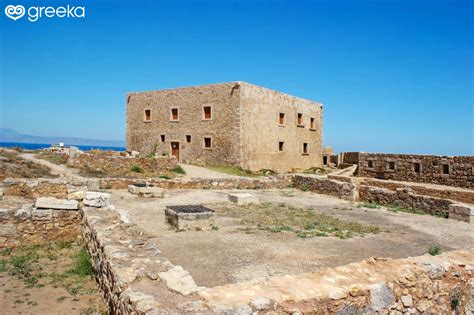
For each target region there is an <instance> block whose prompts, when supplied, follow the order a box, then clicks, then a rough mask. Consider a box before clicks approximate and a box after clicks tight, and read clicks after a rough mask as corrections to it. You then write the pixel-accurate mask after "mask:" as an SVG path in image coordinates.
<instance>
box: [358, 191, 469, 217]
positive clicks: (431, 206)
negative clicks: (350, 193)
mask: <svg viewBox="0 0 474 315" xmlns="http://www.w3.org/2000/svg"><path fill="white" fill-rule="evenodd" d="M359 200H360V201H366V202H373V203H377V204H380V205H384V206H397V207H401V208H412V209H421V210H423V211H425V212H428V213H430V214H433V215H439V216H443V217H446V218H451V219H455V220H459V221H465V222H470V220H471V215H474V212H473V213H471V212H472V211H474V207H471V206H468V205H462V204H456V203H455V202H454V201H451V200H448V199H441V198H435V197H429V196H423V195H417V194H415V193H414V192H413V190H411V189H409V188H397V189H396V190H395V191H392V190H388V189H385V188H374V187H370V186H366V185H361V186H360V188H359Z"/></svg>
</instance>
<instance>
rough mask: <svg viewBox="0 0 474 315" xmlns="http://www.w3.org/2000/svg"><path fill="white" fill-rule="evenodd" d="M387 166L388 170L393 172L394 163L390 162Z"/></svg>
mask: <svg viewBox="0 0 474 315" xmlns="http://www.w3.org/2000/svg"><path fill="white" fill-rule="evenodd" d="M387 166H388V169H389V170H395V162H392V161H390V162H388V165H387Z"/></svg>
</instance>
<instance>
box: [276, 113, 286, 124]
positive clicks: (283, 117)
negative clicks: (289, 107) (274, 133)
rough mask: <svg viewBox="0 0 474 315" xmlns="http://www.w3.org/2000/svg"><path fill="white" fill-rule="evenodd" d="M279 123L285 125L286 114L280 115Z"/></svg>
mask: <svg viewBox="0 0 474 315" xmlns="http://www.w3.org/2000/svg"><path fill="white" fill-rule="evenodd" d="M278 123H279V124H280V125H284V124H285V113H280V116H279V118H278Z"/></svg>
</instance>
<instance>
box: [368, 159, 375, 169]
mask: <svg viewBox="0 0 474 315" xmlns="http://www.w3.org/2000/svg"><path fill="white" fill-rule="evenodd" d="M367 167H368V168H373V167H374V161H372V160H368V161H367Z"/></svg>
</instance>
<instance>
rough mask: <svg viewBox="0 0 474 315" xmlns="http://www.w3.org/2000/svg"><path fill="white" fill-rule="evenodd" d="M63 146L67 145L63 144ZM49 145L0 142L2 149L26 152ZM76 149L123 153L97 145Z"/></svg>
mask: <svg viewBox="0 0 474 315" xmlns="http://www.w3.org/2000/svg"><path fill="white" fill-rule="evenodd" d="M64 145H68V144H67V143H65V144H64ZM50 146H51V144H47V143H20V142H0V147H3V148H23V149H26V150H39V149H45V148H49V147H50ZM72 146H75V147H78V148H79V150H81V151H90V150H95V149H97V150H112V151H125V148H124V147H106V146H97V145H74V144H72Z"/></svg>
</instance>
